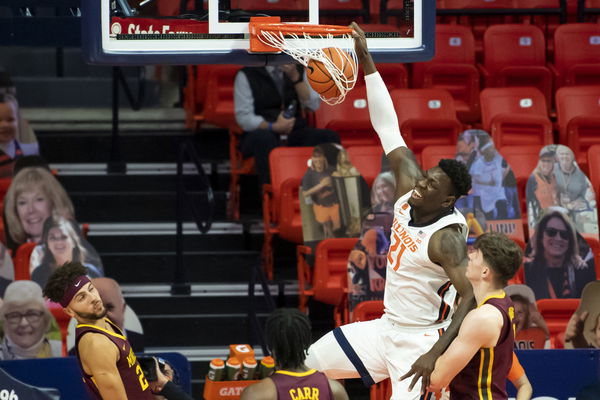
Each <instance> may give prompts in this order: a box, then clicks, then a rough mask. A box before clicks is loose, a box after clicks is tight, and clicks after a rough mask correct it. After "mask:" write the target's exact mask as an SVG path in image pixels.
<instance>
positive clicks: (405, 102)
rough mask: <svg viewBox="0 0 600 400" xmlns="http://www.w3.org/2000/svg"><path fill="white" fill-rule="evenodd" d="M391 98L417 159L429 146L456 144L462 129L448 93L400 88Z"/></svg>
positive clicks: (404, 133) (407, 140) (404, 135)
mask: <svg viewBox="0 0 600 400" xmlns="http://www.w3.org/2000/svg"><path fill="white" fill-rule="evenodd" d="M391 96H392V101H393V102H394V108H395V109H396V114H397V116H398V123H399V124H400V131H401V132H402V136H403V138H404V140H405V141H406V143H407V145H408V147H409V148H410V149H411V150H412V151H413V152H414V153H415V155H417V157H420V153H421V151H422V150H423V149H424V148H425V147H427V146H434V145H438V146H439V145H455V144H456V139H457V137H458V134H459V132H460V131H461V129H462V126H461V124H460V122H459V121H458V120H457V119H456V111H455V109H454V100H453V99H452V96H451V95H450V93H448V92H447V91H446V90H443V89H398V90H394V91H392V93H391Z"/></svg>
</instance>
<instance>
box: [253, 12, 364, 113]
mask: <svg viewBox="0 0 600 400" xmlns="http://www.w3.org/2000/svg"><path fill="white" fill-rule="evenodd" d="M249 30H250V52H252V53H273V52H276V53H278V52H283V53H285V54H288V55H289V56H291V57H293V58H294V59H295V60H297V61H298V62H299V63H300V64H302V65H304V67H307V66H308V64H309V62H310V61H311V60H314V61H316V62H319V63H322V65H323V67H324V68H325V69H326V70H327V72H328V73H329V75H330V76H331V79H332V81H333V82H334V83H335V86H336V87H337V89H338V91H336V93H339V95H337V96H335V97H325V96H323V95H321V94H320V95H319V96H320V97H321V99H322V100H323V101H324V102H326V103H327V104H330V105H335V104H339V103H341V102H342V101H344V98H345V97H346V93H347V92H348V91H349V90H351V89H352V88H354V84H355V83H356V76H357V73H358V67H357V65H358V60H357V57H356V53H355V52H354V39H353V38H352V29H351V28H348V27H346V26H338V25H308V24H283V23H281V22H280V18H279V17H252V18H251V19H250V29H249ZM334 39H335V40H334ZM324 49H328V50H329V54H328V53H326V52H324V51H323V50H324ZM332 50H333V51H335V52H337V54H336V58H337V59H338V61H339V60H340V59H341V60H342V61H343V62H342V63H341V64H342V65H338V63H336V62H334V61H335V60H332V58H331V57H330V55H331V54H330V53H331V51H332Z"/></svg>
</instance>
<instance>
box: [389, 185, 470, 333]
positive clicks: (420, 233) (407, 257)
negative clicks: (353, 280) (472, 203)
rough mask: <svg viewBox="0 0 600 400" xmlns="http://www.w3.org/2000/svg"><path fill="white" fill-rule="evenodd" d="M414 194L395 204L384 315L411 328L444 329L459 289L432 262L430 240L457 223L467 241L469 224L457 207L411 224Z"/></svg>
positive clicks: (409, 194) (403, 197)
mask: <svg viewBox="0 0 600 400" xmlns="http://www.w3.org/2000/svg"><path fill="white" fill-rule="evenodd" d="M411 194H412V190H411V191H409V192H408V193H407V194H405V195H404V196H402V197H400V198H399V199H398V201H396V204H395V205H394V223H393V225H392V233H391V238H390V240H391V244H390V250H389V252H388V256H387V271H386V278H385V294H384V297H383V304H384V307H385V315H386V316H387V317H388V318H390V319H391V320H392V321H394V322H395V323H397V324H399V325H401V326H405V327H409V328H411V327H414V328H432V327H436V328H437V327H445V326H447V325H448V324H449V321H450V318H451V317H452V313H453V312H454V301H455V299H456V289H455V288H454V286H453V285H452V284H451V283H450V279H449V278H448V276H447V275H446V272H445V271H444V269H443V268H442V267H441V266H439V265H437V264H435V263H434V262H432V261H431V260H430V259H429V254H428V251H427V250H428V246H429V239H430V238H431V236H432V235H433V234H434V233H435V232H437V231H439V230H440V229H442V228H444V227H446V226H448V225H454V224H458V225H460V226H462V233H463V234H464V236H465V241H466V239H467V235H468V228H467V222H466V221H465V217H464V216H463V215H462V214H461V213H460V212H459V211H458V210H457V209H456V208H455V209H454V211H453V212H452V213H449V214H446V215H443V216H442V217H441V218H439V219H437V220H435V221H433V222H432V223H430V224H429V225H425V226H417V225H415V224H409V222H410V220H411V215H410V210H411V207H410V205H409V204H408V199H409V198H410V196H411Z"/></svg>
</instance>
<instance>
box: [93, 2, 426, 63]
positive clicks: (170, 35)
mask: <svg viewBox="0 0 600 400" xmlns="http://www.w3.org/2000/svg"><path fill="white" fill-rule="evenodd" d="M130 1H132V0H82V18H83V20H82V29H83V32H82V33H83V48H84V51H85V54H86V57H87V59H88V61H89V62H90V63H94V64H109V65H144V64H171V65H183V64H241V65H267V64H269V65H276V64H282V63H287V62H290V58H289V57H288V56H286V55H284V54H251V53H249V52H248V48H249V34H248V21H249V18H250V17H251V16H265V15H268V16H279V17H281V20H282V22H285V23H304V24H319V23H321V24H323V23H328V22H329V20H324V18H323V15H327V16H328V18H331V16H333V17H335V16H336V12H339V14H340V15H342V14H344V15H347V14H348V10H347V9H344V8H345V7H346V8H347V7H349V6H350V4H352V3H356V4H358V5H360V4H366V5H367V7H368V3H369V2H368V1H367V2H365V1H364V0H207V1H206V0H205V1H200V0H195V1H190V3H193V4H194V5H198V8H199V9H197V10H186V11H185V13H184V14H183V15H177V16H165V13H164V12H161V9H160V7H156V6H154V7H148V5H147V4H148V3H151V2H152V0H149V1H144V0H142V1H140V0H135V1H136V3H135V4H133V5H132V3H131V2H130ZM156 1H158V0H156ZM172 1H174V2H175V0H172ZM176 3H179V1H176ZM336 3H339V4H336ZM402 4H403V5H404V10H405V13H404V17H403V18H398V21H400V22H398V23H397V24H395V25H379V24H371V25H365V28H366V29H365V31H366V32H367V38H368V44H369V49H370V51H371V53H372V54H373V56H374V58H375V61H377V62H415V61H425V60H427V59H429V58H431V57H432V56H433V54H434V37H435V32H434V29H435V1H434V0H403V2H402ZM336 7H337V8H336ZM336 9H339V11H336Z"/></svg>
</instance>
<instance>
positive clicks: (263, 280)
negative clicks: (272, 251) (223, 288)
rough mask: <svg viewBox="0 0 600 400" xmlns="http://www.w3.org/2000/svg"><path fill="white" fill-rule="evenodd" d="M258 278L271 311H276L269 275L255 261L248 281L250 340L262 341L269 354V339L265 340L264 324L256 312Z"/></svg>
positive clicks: (264, 349)
mask: <svg viewBox="0 0 600 400" xmlns="http://www.w3.org/2000/svg"><path fill="white" fill-rule="evenodd" d="M257 280H258V281H259V283H260V286H261V288H262V291H263V296H264V298H265V301H266V303H267V308H268V311H269V313H271V312H273V311H275V308H276V306H275V300H273V296H272V295H271V289H270V288H269V282H268V280H267V276H266V275H265V273H264V271H263V268H262V266H261V265H260V264H259V263H255V264H253V265H252V267H251V270H250V280H249V281H248V315H247V320H248V341H249V343H250V344H253V343H254V339H256V340H258V341H259V342H260V346H261V348H262V351H263V354H264V355H268V354H270V352H269V348H268V346H267V341H266V340H265V334H264V330H263V327H262V324H261V323H260V321H259V320H258V314H257V312H256V293H255V286H256V283H257Z"/></svg>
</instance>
